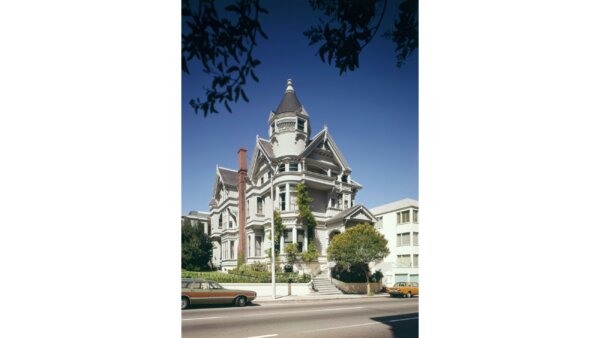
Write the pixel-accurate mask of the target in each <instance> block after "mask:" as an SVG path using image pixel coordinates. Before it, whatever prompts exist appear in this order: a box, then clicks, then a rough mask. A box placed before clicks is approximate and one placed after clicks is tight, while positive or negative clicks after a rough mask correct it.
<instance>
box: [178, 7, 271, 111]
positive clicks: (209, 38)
mask: <svg viewBox="0 0 600 338" xmlns="http://www.w3.org/2000/svg"><path fill="white" fill-rule="evenodd" d="M181 9H182V11H181V16H182V21H183V22H184V23H185V26H184V32H182V38H181V68H182V71H184V72H185V73H187V74H189V73H190V71H189V68H188V62H190V61H193V60H194V59H197V60H198V61H200V62H201V63H202V66H203V69H202V70H203V72H204V73H205V74H208V75H209V76H211V77H212V84H211V88H208V89H206V93H205V94H206V98H205V99H200V98H199V97H198V98H195V99H192V100H191V101H190V105H191V106H192V107H193V108H194V112H195V113H196V114H198V111H199V110H202V111H203V112H204V117H206V116H207V115H208V113H209V112H210V113H211V114H216V113H218V112H219V111H218V109H217V108H215V104H217V103H219V104H220V103H223V104H224V105H225V108H226V109H227V110H228V111H229V112H230V113H231V108H230V107H229V102H233V101H235V102H237V100H238V99H239V97H240V95H241V97H242V99H244V101H246V102H248V101H249V100H248V97H247V96H246V93H245V92H244V89H243V88H244V85H245V84H246V80H247V79H248V78H249V77H251V78H252V79H253V80H254V81H256V82H258V77H257V76H256V74H255V73H254V68H256V67H257V66H258V65H259V64H260V60H258V59H255V58H253V57H252V51H253V49H254V46H256V45H257V42H256V41H257V34H259V35H260V36H262V37H263V38H265V39H267V35H266V34H265V32H264V31H263V30H262V27H261V25H260V22H259V20H258V19H259V14H260V13H264V14H267V13H268V12H267V10H266V9H264V8H262V7H260V5H259V0H238V1H237V2H236V4H235V5H229V6H227V7H225V12H226V13H225V14H229V17H227V16H223V17H219V14H218V12H217V9H216V7H215V1H214V0H197V1H194V5H193V6H192V4H191V3H190V0H182V7H181ZM231 18H234V19H235V21H232V19H231Z"/></svg>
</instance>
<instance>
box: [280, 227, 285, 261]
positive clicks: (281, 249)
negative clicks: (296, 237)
mask: <svg viewBox="0 0 600 338" xmlns="http://www.w3.org/2000/svg"><path fill="white" fill-rule="evenodd" d="M284 234H285V232H284ZM284 238H285V237H284V235H281V237H280V238H279V254H280V255H283V254H284V252H285V251H284V244H285V243H284Z"/></svg>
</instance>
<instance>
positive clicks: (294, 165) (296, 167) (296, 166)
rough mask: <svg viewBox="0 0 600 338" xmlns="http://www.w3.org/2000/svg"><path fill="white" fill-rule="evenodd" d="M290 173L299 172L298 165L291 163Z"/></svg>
mask: <svg viewBox="0 0 600 338" xmlns="http://www.w3.org/2000/svg"><path fill="white" fill-rule="evenodd" d="M290 171H298V163H290Z"/></svg>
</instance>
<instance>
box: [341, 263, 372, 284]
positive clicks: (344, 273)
mask: <svg viewBox="0 0 600 338" xmlns="http://www.w3.org/2000/svg"><path fill="white" fill-rule="evenodd" d="M331 276H333V278H335V279H337V280H339V281H342V282H345V283H365V280H366V279H367V278H366V276H365V273H364V272H363V269H362V268H361V267H359V266H357V265H353V266H351V267H350V270H349V271H348V270H346V269H344V268H343V267H342V266H341V265H336V266H335V267H334V268H333V269H332V270H331ZM382 278H383V273H381V270H377V271H376V272H375V273H373V274H371V277H370V278H369V281H371V282H372V283H376V282H379V281H380V280H381V279H382Z"/></svg>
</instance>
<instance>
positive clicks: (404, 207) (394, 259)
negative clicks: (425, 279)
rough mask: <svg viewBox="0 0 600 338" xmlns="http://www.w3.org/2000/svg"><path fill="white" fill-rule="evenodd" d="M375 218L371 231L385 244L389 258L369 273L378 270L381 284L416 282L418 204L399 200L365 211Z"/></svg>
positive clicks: (417, 265) (413, 201)
mask: <svg viewBox="0 0 600 338" xmlns="http://www.w3.org/2000/svg"><path fill="white" fill-rule="evenodd" d="M369 210H370V211H371V213H372V214H373V215H374V216H375V218H376V220H377V221H376V222H375V228H376V229H377V230H378V231H380V232H381V233H383V235H384V236H385V238H386V239H387V241H388V247H389V249H390V254H389V255H388V256H387V257H385V259H384V260H383V261H382V262H381V263H379V264H378V265H376V266H375V267H374V269H372V271H376V270H379V269H381V272H382V273H383V275H384V279H383V283H384V285H386V286H392V285H393V284H394V283H396V282H405V281H410V282H418V281H419V202H417V201H415V200H413V199H408V198H405V199H401V200H399V201H396V202H392V203H389V204H385V205H382V206H378V207H375V208H371V209H369Z"/></svg>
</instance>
